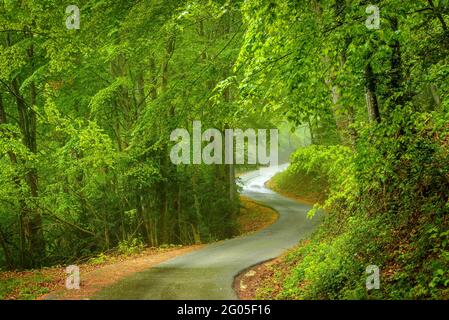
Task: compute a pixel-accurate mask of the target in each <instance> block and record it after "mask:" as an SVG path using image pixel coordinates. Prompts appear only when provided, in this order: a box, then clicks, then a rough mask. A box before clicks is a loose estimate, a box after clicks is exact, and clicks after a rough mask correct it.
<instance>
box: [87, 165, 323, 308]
mask: <svg viewBox="0 0 449 320" xmlns="http://www.w3.org/2000/svg"><path fill="white" fill-rule="evenodd" d="M285 167H286V165H283V166H279V167H270V168H264V169H260V170H258V171H253V172H250V173H248V174H245V175H244V176H242V177H241V183H242V188H243V194H244V195H246V196H247V197H249V198H252V199H254V200H256V201H258V202H260V203H263V204H266V205H267V206H270V207H272V208H274V209H275V210H276V211H278V213H279V219H278V221H276V222H275V223H274V224H272V225H271V226H269V227H267V228H265V229H263V230H261V231H259V232H257V233H254V234H251V235H249V236H242V237H237V238H234V239H231V240H225V241H221V242H218V243H214V244H210V245H208V246H206V247H205V248H203V249H200V250H198V251H194V252H192V253H189V254H186V255H183V256H180V257H177V258H175V259H172V260H170V261H167V262H164V263H161V264H159V265H157V266H155V267H153V268H151V269H149V270H147V271H144V272H140V273H137V274H135V275H133V276H131V277H129V278H125V279H123V280H121V281H119V282H117V283H116V284H114V285H112V286H110V287H107V288H105V289H104V290H102V291H100V292H99V293H98V294H97V295H96V296H95V297H94V298H95V299H149V300H154V299H156V300H157V299H161V300H162V299H163V300H173V299H175V300H183V299H186V300H197V299H198V300H200V299H205V300H211V299H214V300H221V299H237V296H236V294H235V292H234V290H233V288H232V284H233V280H234V277H235V276H236V275H237V274H238V273H240V272H241V271H242V270H244V269H247V268H248V267H251V266H253V265H255V264H258V263H261V262H263V261H266V260H269V259H272V258H275V257H277V256H279V255H280V254H281V253H282V252H283V251H285V250H286V249H288V248H291V247H293V246H295V245H296V244H297V243H298V241H299V240H300V239H303V238H305V237H307V236H309V235H310V233H311V232H312V231H313V230H314V228H315V227H316V225H317V224H318V223H319V220H320V218H319V216H318V215H317V216H316V217H314V218H313V219H312V220H311V219H308V218H307V212H308V211H309V210H310V206H308V205H305V204H300V203H298V202H296V201H293V200H291V199H288V198H286V197H283V196H281V195H279V194H277V193H275V192H273V191H271V190H269V189H267V188H265V186H264V185H265V182H266V181H268V180H269V179H270V178H271V177H272V176H273V175H274V174H276V173H277V172H279V171H281V170H283V169H284V168H285Z"/></svg>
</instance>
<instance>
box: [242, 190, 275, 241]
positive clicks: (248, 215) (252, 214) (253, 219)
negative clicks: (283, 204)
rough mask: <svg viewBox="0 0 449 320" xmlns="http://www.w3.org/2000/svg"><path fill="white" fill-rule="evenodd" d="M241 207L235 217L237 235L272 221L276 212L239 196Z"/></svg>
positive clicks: (257, 228) (259, 228) (255, 229)
mask: <svg viewBox="0 0 449 320" xmlns="http://www.w3.org/2000/svg"><path fill="white" fill-rule="evenodd" d="M240 201H241V205H242V207H241V209H240V214H239V215H238V217H237V224H238V229H239V230H238V231H239V235H244V234H248V233H251V232H255V231H258V230H261V229H263V228H265V227H267V226H269V225H271V224H272V223H274V222H275V221H276V220H277V218H278V214H277V212H276V211H274V210H273V209H270V208H268V207H265V206H263V205H261V204H259V203H257V202H254V201H252V200H250V199H248V198H246V197H240Z"/></svg>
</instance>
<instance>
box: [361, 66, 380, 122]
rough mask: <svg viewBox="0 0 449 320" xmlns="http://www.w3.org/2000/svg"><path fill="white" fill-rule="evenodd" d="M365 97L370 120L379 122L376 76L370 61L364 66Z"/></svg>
mask: <svg viewBox="0 0 449 320" xmlns="http://www.w3.org/2000/svg"><path fill="white" fill-rule="evenodd" d="M365 97H366V106H367V109H368V118H369V120H370V122H377V123H380V121H381V118H380V112H379V103H378V100H377V93H376V78H375V75H374V73H373V68H372V67H371V63H368V64H367V65H366V67H365Z"/></svg>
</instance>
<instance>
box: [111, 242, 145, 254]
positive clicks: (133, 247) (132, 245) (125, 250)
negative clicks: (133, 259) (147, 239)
mask: <svg viewBox="0 0 449 320" xmlns="http://www.w3.org/2000/svg"><path fill="white" fill-rule="evenodd" d="M144 248H145V245H144V243H143V241H142V240H141V239H139V238H133V239H130V240H123V241H120V242H119V244H118V246H117V250H118V252H119V253H121V254H124V255H128V256H130V255H133V254H136V253H140V252H142V251H143V249H144Z"/></svg>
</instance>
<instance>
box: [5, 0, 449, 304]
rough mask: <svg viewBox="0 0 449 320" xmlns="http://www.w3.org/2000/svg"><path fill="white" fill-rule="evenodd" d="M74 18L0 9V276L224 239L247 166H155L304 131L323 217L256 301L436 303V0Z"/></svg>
mask: <svg viewBox="0 0 449 320" xmlns="http://www.w3.org/2000/svg"><path fill="white" fill-rule="evenodd" d="M73 2H74V3H73V4H72V5H74V6H75V8H73V7H72V8H68V9H69V10H67V11H66V9H67V6H68V5H69V4H68V3H67V2H66V1H61V0H40V1H31V0H0V173H1V174H0V270H25V269H35V268H41V267H45V266H54V265H60V264H64V265H67V264H70V263H72V262H74V261H77V259H80V258H83V257H89V256H94V255H96V254H99V253H102V252H107V251H110V250H113V249H114V248H117V247H118V246H133V245H142V246H149V247H158V246H161V245H169V244H176V245H177V244H182V245H189V244H200V243H210V242H214V241H218V240H223V239H228V238H231V237H233V236H235V235H236V233H237V230H236V223H237V222H236V220H237V215H238V211H239V208H240V207H241V203H240V198H239V192H240V187H239V184H238V183H237V182H238V176H239V173H241V172H245V171H248V170H250V169H254V168H256V165H253V164H250V165H248V164H241V163H235V164H234V163H223V164H215V165H207V164H205V163H200V164H195V162H194V161H193V162H190V161H189V162H188V163H180V164H179V163H178V164H174V163H173V162H172V161H171V160H170V152H171V148H172V147H173V145H174V144H175V142H174V141H173V140H172V139H171V133H172V132H173V131H174V130H176V129H177V128H183V129H186V130H187V131H188V132H193V130H194V128H193V123H194V122H195V121H201V123H202V126H203V128H216V129H218V130H220V131H221V132H223V133H224V132H225V130H226V129H233V128H239V129H242V130H246V129H256V130H257V129H273V128H280V129H282V130H283V131H282V133H281V136H280V139H281V140H289V139H290V140H292V139H297V137H296V136H295V132H296V133H297V132H298V130H299V129H301V128H306V131H307V133H306V135H307V138H306V139H305V140H307V141H308V143H307V146H302V147H300V148H297V150H294V152H293V153H292V155H291V157H290V160H289V161H290V163H291V164H290V167H289V169H288V170H287V171H286V173H285V174H284V177H283V179H284V180H288V179H290V180H291V181H289V184H290V186H293V188H294V187H295V186H296V187H297V186H299V185H303V186H304V185H309V184H308V183H310V185H314V186H320V187H321V189H320V190H316V191H317V192H319V193H321V194H322V195H323V196H322V197H320V199H319V201H317V202H316V204H315V206H314V207H313V209H312V210H311V211H310V212H309V216H311V217H312V216H313V215H314V214H315V212H317V211H319V210H324V211H325V212H326V214H325V219H324V222H323V223H322V225H321V226H320V227H319V229H318V230H317V232H316V233H315V234H314V235H313V237H312V238H311V240H309V241H308V242H306V243H301V244H300V245H299V247H298V249H296V251H293V252H292V253H291V254H290V256H289V257H288V261H289V263H287V264H289V268H290V269H289V270H288V271H285V273H286V274H284V276H283V278H282V279H271V282H267V286H268V287H267V288H262V289H263V290H260V294H259V296H260V297H262V298H269V299H271V298H278V299H366V298H374V299H447V298H449V97H448V95H449V81H448V80H449V79H448V76H449V26H448V24H449V2H448V1H447V0H416V1H401V0H320V1H319V0H301V1H299V0H133V1H130V0H116V1H105V0H76V1H73ZM296 135H297V134H296ZM258 138H260V137H258ZM223 139H224V137H223ZM282 152H284V153H285V154H286V155H285V154H281V156H280V161H285V160H286V158H288V154H287V151H286V149H285V148H284V149H282V148H281V150H280V153H282ZM283 159H284V160H283ZM189 160H190V159H189ZM278 180H282V179H280V178H278ZM304 181H306V182H307V181H308V183H306V182H304ZM304 183H306V184H304ZM279 187H282V181H281V182H280V184H279ZM373 264H374V265H379V266H382V267H381V275H382V279H384V280H382V281H383V282H382V287H381V290H378V291H375V292H374V293H373V292H366V290H365V287H364V286H365V282H364V277H366V275H365V274H364V271H365V268H366V266H368V265H373ZM361 279H363V280H361ZM273 281H274V282H277V283H276V286H277V288H278V291H277V292H276V295H275V296H274V294H273V292H272V288H271V289H270V288H269V287H270V285H273V286H274V284H273ZM279 288H281V289H279Z"/></svg>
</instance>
